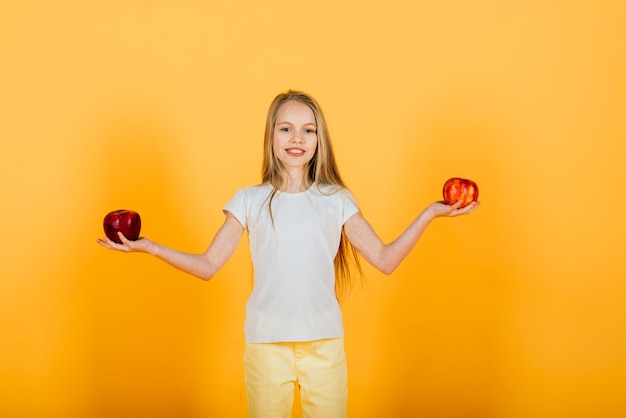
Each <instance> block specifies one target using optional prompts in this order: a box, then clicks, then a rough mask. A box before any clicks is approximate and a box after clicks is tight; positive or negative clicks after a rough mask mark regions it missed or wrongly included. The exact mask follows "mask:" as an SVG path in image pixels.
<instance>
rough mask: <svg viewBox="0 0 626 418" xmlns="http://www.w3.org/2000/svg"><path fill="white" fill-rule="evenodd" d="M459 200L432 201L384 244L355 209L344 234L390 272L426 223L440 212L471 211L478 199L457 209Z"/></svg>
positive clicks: (363, 253)
mask: <svg viewBox="0 0 626 418" xmlns="http://www.w3.org/2000/svg"><path fill="white" fill-rule="evenodd" d="M460 203H461V202H457V203H456V204H454V205H446V204H443V203H441V202H435V203H432V204H431V205H429V206H428V207H427V208H426V209H424V211H423V212H422V213H421V214H420V215H419V216H418V217H417V218H415V220H414V221H413V222H412V223H411V224H410V225H409V226H408V227H407V228H406V229H405V230H404V232H402V234H400V236H399V237H398V238H396V239H395V240H394V241H392V242H390V243H388V244H385V243H384V242H383V241H382V240H381V239H380V238H379V237H378V235H376V232H375V231H374V229H373V228H372V226H371V225H370V224H369V223H368V222H367V220H365V218H364V217H363V216H362V215H361V214H360V213H357V214H356V215H354V216H352V217H351V218H350V219H348V221H347V222H346V223H345V225H344V230H345V232H346V235H347V237H348V239H349V240H350V242H351V243H352V245H353V246H354V247H355V248H356V249H357V250H358V251H359V253H360V254H361V255H362V256H363V258H365V260H367V262H368V263H370V264H371V265H373V266H374V267H376V268H377V269H378V270H380V271H382V272H383V273H385V274H391V273H392V272H393V271H394V270H395V269H396V268H397V267H398V266H399V265H400V263H401V262H402V260H404V258H405V257H406V256H407V255H408V254H409V252H410V251H411V250H412V249H413V247H415V244H417V242H418V241H419V239H420V237H421V236H422V234H423V233H424V231H425V230H426V227H427V226H428V225H429V224H430V222H432V220H433V219H435V218H437V217H440V216H458V215H465V214H469V213H472V212H473V211H474V210H476V208H477V207H478V202H473V203H471V204H469V205H468V206H465V207H464V208H462V209H459V205H460Z"/></svg>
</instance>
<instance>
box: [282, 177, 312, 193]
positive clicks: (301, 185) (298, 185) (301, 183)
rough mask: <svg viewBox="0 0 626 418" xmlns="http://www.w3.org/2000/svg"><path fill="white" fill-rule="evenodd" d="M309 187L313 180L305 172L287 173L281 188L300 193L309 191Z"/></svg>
mask: <svg viewBox="0 0 626 418" xmlns="http://www.w3.org/2000/svg"><path fill="white" fill-rule="evenodd" d="M309 187H311V182H310V181H309V179H308V177H307V176H306V175H304V173H287V176H286V177H285V179H284V181H283V184H282V185H281V187H279V189H280V191H282V192H285V193H300V192H304V191H307V190H308V189H309Z"/></svg>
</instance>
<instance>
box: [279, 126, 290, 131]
mask: <svg viewBox="0 0 626 418" xmlns="http://www.w3.org/2000/svg"><path fill="white" fill-rule="evenodd" d="M279 130H280V131H281V132H289V131H290V129H289V127H287V126H283V127H282V128H280V129H279Z"/></svg>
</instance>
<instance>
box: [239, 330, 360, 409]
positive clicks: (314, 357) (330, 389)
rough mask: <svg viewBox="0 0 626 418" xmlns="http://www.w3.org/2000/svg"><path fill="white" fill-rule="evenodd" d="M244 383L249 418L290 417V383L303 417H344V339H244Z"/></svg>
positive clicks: (345, 388)
mask: <svg viewBox="0 0 626 418" xmlns="http://www.w3.org/2000/svg"><path fill="white" fill-rule="evenodd" d="M244 365H245V381H246V391H247V395H248V411H249V412H248V413H249V417H250V418H289V417H291V411H292V408H293V398H294V387H295V388H296V389H299V390H300V400H301V403H302V415H303V417H304V418H345V417H346V416H347V405H348V372H347V367H346V355H345V352H344V348H343V338H336V339H327V340H317V341H307V342H295V343H293V342H280V343H246V351H245V354H244Z"/></svg>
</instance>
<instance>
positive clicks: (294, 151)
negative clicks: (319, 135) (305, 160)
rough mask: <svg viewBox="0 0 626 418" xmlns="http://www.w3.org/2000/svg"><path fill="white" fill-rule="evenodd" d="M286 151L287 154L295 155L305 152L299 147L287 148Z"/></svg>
mask: <svg viewBox="0 0 626 418" xmlns="http://www.w3.org/2000/svg"><path fill="white" fill-rule="evenodd" d="M285 151H286V152H287V154H289V155H293V156H299V155H303V154H304V150H301V149H299V148H287V149H286V150H285Z"/></svg>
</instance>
